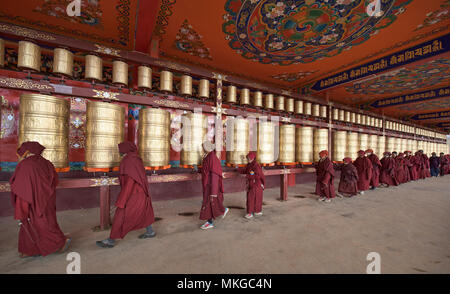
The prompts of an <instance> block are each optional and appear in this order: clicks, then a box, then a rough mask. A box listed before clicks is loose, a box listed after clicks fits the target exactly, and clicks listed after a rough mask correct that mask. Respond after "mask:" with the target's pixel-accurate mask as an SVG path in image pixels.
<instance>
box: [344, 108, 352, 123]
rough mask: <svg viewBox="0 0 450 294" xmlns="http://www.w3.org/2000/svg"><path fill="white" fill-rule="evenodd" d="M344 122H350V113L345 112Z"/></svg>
mask: <svg viewBox="0 0 450 294" xmlns="http://www.w3.org/2000/svg"><path fill="white" fill-rule="evenodd" d="M344 120H345V122H348V123H349V122H350V120H351V115H350V111H345V118H344Z"/></svg>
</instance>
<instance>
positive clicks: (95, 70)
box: [84, 54, 103, 81]
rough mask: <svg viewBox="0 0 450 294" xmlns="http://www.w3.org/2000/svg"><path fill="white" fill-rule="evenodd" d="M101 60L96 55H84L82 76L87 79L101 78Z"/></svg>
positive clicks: (99, 79)
mask: <svg viewBox="0 0 450 294" xmlns="http://www.w3.org/2000/svg"><path fill="white" fill-rule="evenodd" d="M102 71H103V61H102V59H101V58H100V57H99V56H97V55H91V54H89V55H86V57H85V68H84V78H85V79H88V80H95V81H101V80H102V79H103V72H102Z"/></svg>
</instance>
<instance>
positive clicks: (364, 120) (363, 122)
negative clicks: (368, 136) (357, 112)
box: [361, 114, 367, 126]
mask: <svg viewBox="0 0 450 294" xmlns="http://www.w3.org/2000/svg"><path fill="white" fill-rule="evenodd" d="M366 119H367V116H366V115H364V114H361V124H362V125H363V126H365V125H366V124H367V121H366Z"/></svg>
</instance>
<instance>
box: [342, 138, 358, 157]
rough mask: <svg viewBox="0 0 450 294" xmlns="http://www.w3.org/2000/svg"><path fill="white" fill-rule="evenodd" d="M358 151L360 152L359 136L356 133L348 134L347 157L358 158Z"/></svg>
mask: <svg viewBox="0 0 450 294" xmlns="http://www.w3.org/2000/svg"><path fill="white" fill-rule="evenodd" d="M358 150H359V134H358V133H355V132H348V133H347V148H346V150H345V157H350V158H352V159H354V158H356V156H357V153H358Z"/></svg>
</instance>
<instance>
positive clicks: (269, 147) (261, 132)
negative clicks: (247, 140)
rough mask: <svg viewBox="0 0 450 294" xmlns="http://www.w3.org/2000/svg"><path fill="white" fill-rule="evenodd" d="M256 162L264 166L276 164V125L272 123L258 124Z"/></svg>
mask: <svg viewBox="0 0 450 294" xmlns="http://www.w3.org/2000/svg"><path fill="white" fill-rule="evenodd" d="M256 160H257V161H258V163H262V164H271V163H273V162H275V125H274V123H273V122H271V121H265V122H263V121H259V122H258V148H257V152H256Z"/></svg>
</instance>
